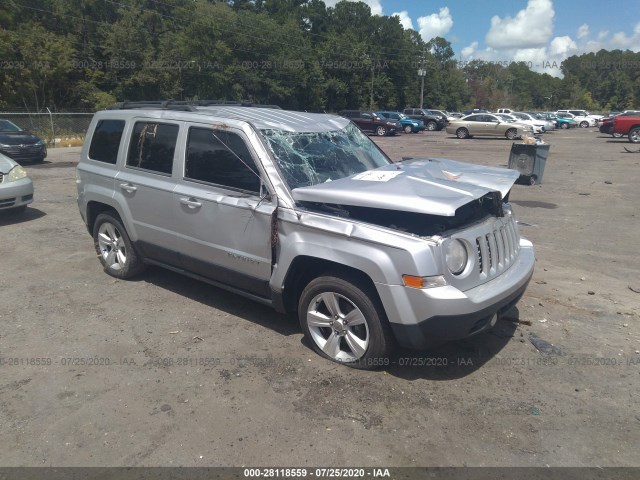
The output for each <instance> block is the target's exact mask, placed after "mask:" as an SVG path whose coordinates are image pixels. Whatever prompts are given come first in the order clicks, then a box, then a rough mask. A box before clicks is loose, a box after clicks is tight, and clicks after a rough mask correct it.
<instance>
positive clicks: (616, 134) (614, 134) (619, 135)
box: [611, 132, 624, 138]
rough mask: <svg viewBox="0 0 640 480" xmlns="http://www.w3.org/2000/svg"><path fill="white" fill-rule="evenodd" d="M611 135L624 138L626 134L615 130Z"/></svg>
mask: <svg viewBox="0 0 640 480" xmlns="http://www.w3.org/2000/svg"><path fill="white" fill-rule="evenodd" d="M611 135H613V138H622V137H623V136H624V135H622V134H621V133H617V132H614V133H612V134H611Z"/></svg>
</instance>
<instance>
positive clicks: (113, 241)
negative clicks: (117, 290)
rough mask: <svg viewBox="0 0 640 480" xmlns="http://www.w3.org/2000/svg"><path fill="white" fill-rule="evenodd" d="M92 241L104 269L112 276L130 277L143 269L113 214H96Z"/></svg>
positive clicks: (140, 261)
mask: <svg viewBox="0 0 640 480" xmlns="http://www.w3.org/2000/svg"><path fill="white" fill-rule="evenodd" d="M93 243H94V246H95V249H96V252H97V254H98V258H99V259H100V263H102V266H103V267H104V271H105V272H107V273H108V274H109V275H111V276H112V277H116V278H121V279H126V278H131V277H133V276H134V275H137V274H139V273H140V272H142V271H143V270H144V268H145V265H144V263H142V260H141V259H140V257H139V256H138V254H137V252H136V251H135V249H134V248H133V245H132V244H131V240H130V239H129V235H128V234H127V231H126V230H125V228H124V226H123V225H122V223H121V222H120V219H119V218H116V216H115V215H113V214H111V213H101V214H100V215H98V217H97V218H96V222H95V223H94V226H93Z"/></svg>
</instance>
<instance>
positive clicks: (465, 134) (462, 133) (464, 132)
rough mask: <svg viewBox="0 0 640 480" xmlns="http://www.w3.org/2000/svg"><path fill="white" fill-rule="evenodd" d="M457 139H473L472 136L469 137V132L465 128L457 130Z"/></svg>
mask: <svg viewBox="0 0 640 480" xmlns="http://www.w3.org/2000/svg"><path fill="white" fill-rule="evenodd" d="M456 137H458V138H459V139H461V140H464V139H465V138H471V136H470V135H469V130H467V129H466V128H464V127H460V128H459V129H458V130H456Z"/></svg>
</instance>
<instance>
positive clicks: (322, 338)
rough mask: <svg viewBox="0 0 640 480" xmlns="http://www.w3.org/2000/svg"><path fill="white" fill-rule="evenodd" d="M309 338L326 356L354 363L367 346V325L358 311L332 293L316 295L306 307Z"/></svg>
mask: <svg viewBox="0 0 640 480" xmlns="http://www.w3.org/2000/svg"><path fill="white" fill-rule="evenodd" d="M307 325H308V326H309V332H310V333H311V339H312V340H313V341H314V342H315V344H316V345H317V346H318V347H319V348H320V349H321V350H322V351H323V352H324V353H325V355H327V356H328V357H330V358H332V359H334V360H336V361H338V362H353V361H355V360H358V359H359V358H361V357H362V356H363V355H364V354H365V353H366V351H367V348H368V347H369V326H368V325H367V320H366V318H365V316H364V314H363V313H362V311H360V309H359V308H358V307H357V306H356V305H355V304H354V303H353V302H352V301H351V300H349V299H348V298H347V297H345V296H343V295H340V294H338V293H335V292H323V293H320V294H319V295H316V296H315V297H314V298H313V300H312V301H311V302H310V303H309V307H308V308H307Z"/></svg>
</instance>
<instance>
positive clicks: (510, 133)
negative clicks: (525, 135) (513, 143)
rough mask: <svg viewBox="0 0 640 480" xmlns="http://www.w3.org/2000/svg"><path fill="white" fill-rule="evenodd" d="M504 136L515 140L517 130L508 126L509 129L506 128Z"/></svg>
mask: <svg viewBox="0 0 640 480" xmlns="http://www.w3.org/2000/svg"><path fill="white" fill-rule="evenodd" d="M505 136H506V137H507V138H508V139H509V140H515V139H516V137H517V136H518V130H516V129H515V128H510V129H509V130H507V131H506V132H505Z"/></svg>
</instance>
